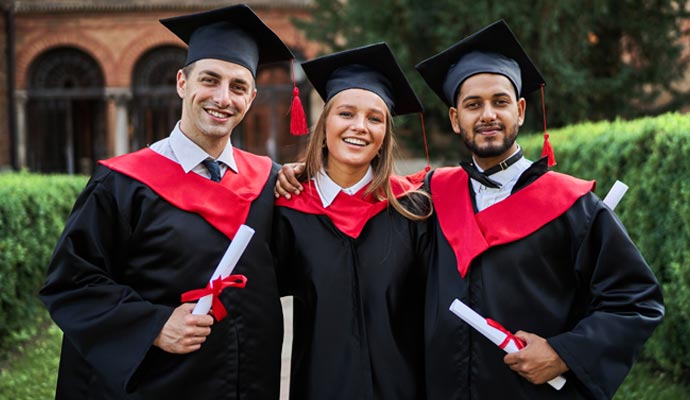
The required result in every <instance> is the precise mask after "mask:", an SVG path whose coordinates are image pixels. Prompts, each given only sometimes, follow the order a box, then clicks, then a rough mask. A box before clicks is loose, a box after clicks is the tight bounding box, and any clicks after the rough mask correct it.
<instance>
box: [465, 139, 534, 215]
mask: <svg viewBox="0 0 690 400" xmlns="http://www.w3.org/2000/svg"><path fill="white" fill-rule="evenodd" d="M517 151H519V149H518V150H516V152H517ZM513 154H515V153H513ZM511 156H512V154H511ZM508 158H510V156H508V157H506V159H508ZM474 164H475V166H476V165H477V163H476V162H475V163H474ZM530 165H532V162H531V161H530V160H528V159H526V158H525V157H522V158H521V159H519V160H518V161H516V162H515V163H514V164H512V165H511V166H509V167H508V168H506V169H504V170H502V171H499V172H496V173H495V174H491V176H490V178H491V179H492V180H494V181H496V182H498V183H500V184H501V187H500V188H497V189H494V188H490V187H487V186H484V185H482V184H481V183H479V182H477V181H476V180H474V179H471V182H472V189H473V190H474V200H475V204H476V205H477V211H482V210H484V209H486V208H487V207H490V206H492V205H494V204H496V203H498V202H500V201H503V200H505V199H506V198H508V196H510V193H511V192H512V191H513V187H515V184H516V183H517V181H518V179H519V178H520V175H522V173H523V172H525V170H527V168H529V167H530ZM477 169H478V170H479V171H480V172H483V170H482V169H481V168H479V167H478V166H477Z"/></svg>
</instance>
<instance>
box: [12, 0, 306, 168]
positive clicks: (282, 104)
mask: <svg viewBox="0 0 690 400" xmlns="http://www.w3.org/2000/svg"><path fill="white" fill-rule="evenodd" d="M3 3H4V4H3V6H4V7H3V8H4V13H5V15H4V16H5V18H3V19H2V21H1V22H0V25H1V26H0V30H1V32H0V43H2V44H3V46H4V47H5V50H6V54H7V55H8V58H7V60H8V62H7V63H2V64H3V65H1V66H0V79H2V83H0V120H1V121H3V122H2V124H1V125H0V168H5V169H7V168H14V169H28V170H30V171H34V172H44V173H80V174H90V173H91V172H92V171H93V168H94V167H95V163H96V162H97V161H98V160H100V159H104V158H108V157H112V156H115V155H119V154H123V153H127V152H130V151H134V150H137V149H140V148H142V147H144V146H146V145H148V144H150V143H153V142H154V141H156V140H158V139H161V138H163V137H166V136H167V135H168V134H169V133H170V131H171V129H172V128H173V126H174V124H175V123H176V121H177V120H178V119H179V116H180V112H181V101H180V98H179V97H178V95H177V93H176V90H175V81H176V73H177V71H178V69H179V68H180V67H181V66H182V65H183V63H184V60H185V55H186V46H185V44H184V43H183V42H182V41H180V40H179V39H178V38H177V37H175V36H174V35H173V34H172V33H170V32H169V31H168V30H167V29H166V28H164V27H163V26H162V25H161V24H160V23H159V22H158V20H159V19H161V18H167V17H171V16H176V15H181V14H187V13H192V12H196V11H203V10H206V9H211V8H217V7H221V6H227V5H232V4H236V3H238V2H236V1H204V2H199V1H189V0H178V1H172V0H168V1H163V0H119V1H118V2H113V1H108V0H91V1H87V0H82V1H75V0H66V1H41V0H24V1H4V2H3ZM245 3H248V4H249V5H250V6H251V7H252V9H254V11H255V12H256V13H257V14H258V15H259V16H260V17H261V18H262V19H263V20H264V22H265V23H266V24H267V25H269V26H270V27H271V28H272V29H273V30H274V31H275V32H276V33H277V34H278V36H279V37H281V38H282V39H283V40H284V41H285V43H286V44H287V45H288V46H289V47H290V48H291V49H292V51H293V53H295V55H296V56H297V58H298V60H303V59H308V58H311V57H313V56H315V55H316V52H317V47H316V45H315V44H313V43H309V42H308V41H307V40H306V39H305V38H304V37H303V35H301V33H300V32H298V31H297V29H296V28H295V27H294V26H293V25H292V23H291V19H292V18H306V17H308V10H307V8H306V4H307V1H306V0H278V1H268V0H262V1H245ZM296 72H297V73H296V74H295V78H296V79H295V80H296V81H297V83H298V86H299V87H300V89H301V92H302V101H303V102H305V106H308V105H309V103H310V100H309V98H310V96H309V92H310V90H309V85H308V83H307V82H306V80H305V79H304V78H303V75H302V74H300V73H299V72H300V70H299V68H297V69H296ZM257 89H258V94H257V98H256V100H255V102H254V104H253V106H252V108H251V110H250V111H249V112H248V114H247V115H246V117H245V120H244V121H243V123H242V124H241V125H240V126H238V127H237V128H236V129H235V131H234V132H233V135H232V141H233V144H234V145H236V146H238V147H240V148H243V149H246V150H248V151H251V152H254V153H257V154H264V155H269V156H271V157H272V158H273V159H275V160H277V161H291V160H294V159H295V158H296V157H297V156H298V153H299V151H300V150H301V149H302V148H303V147H304V138H300V137H293V136H291V135H290V134H289V108H290V104H291V96H292V75H291V66H290V64H288V63H285V64H276V65H272V66H270V67H267V68H261V69H259V71H258V72H257ZM12 93H13V95H11V94H12Z"/></svg>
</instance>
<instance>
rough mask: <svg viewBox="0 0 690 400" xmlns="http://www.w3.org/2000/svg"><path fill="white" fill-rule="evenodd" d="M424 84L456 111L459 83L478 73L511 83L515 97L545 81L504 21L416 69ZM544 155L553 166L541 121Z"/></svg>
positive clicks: (553, 162) (479, 32) (458, 43)
mask: <svg viewBox="0 0 690 400" xmlns="http://www.w3.org/2000/svg"><path fill="white" fill-rule="evenodd" d="M415 68H416V69H417V71H419V73H420V74H421V75H422V77H423V78H424V80H425V81H426V83H427V84H428V85H429V87H431V89H432V90H433V91H434V92H435V93H436V95H437V96H438V97H440V98H441V100H443V102H444V103H446V105H447V106H448V107H455V106H456V102H457V96H458V92H459V90H460V86H461V85H462V83H463V82H464V81H465V80H466V79H467V78H469V77H471V76H473V75H477V74H481V73H492V74H500V75H503V76H505V77H506V78H508V79H509V80H510V82H511V83H512V84H513V87H514V88H515V93H516V95H517V97H524V95H526V94H528V93H531V92H533V91H535V90H537V89H540V88H541V89H542V108H543V87H544V85H545V81H544V78H543V77H542V75H541V73H540V72H539V70H538V69H537V67H536V66H535V65H534V63H532V60H530V58H529V56H528V55H527V53H526V52H525V50H524V49H523V48H522V46H521V45H520V42H519V41H518V40H517V38H516V37H515V35H514V34H513V32H512V31H511V30H510V28H509V27H508V24H507V23H506V22H505V21H504V20H499V21H496V22H494V23H493V24H491V25H488V26H486V27H484V28H483V29H481V30H480V31H478V32H475V33H473V34H472V35H470V36H468V37H466V38H464V39H462V40H460V41H459V42H457V43H455V44H454V45H452V46H451V47H449V48H448V49H446V50H444V51H442V52H440V53H438V54H436V55H434V56H432V57H430V58H427V59H426V60H424V61H422V62H420V63H419V64H417V65H416V66H415ZM543 153H544V155H548V156H549V165H550V166H551V165H555V159H554V157H553V150H552V149H551V145H550V143H549V141H548V133H547V132H546V118H544V150H543Z"/></svg>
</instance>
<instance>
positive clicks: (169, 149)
mask: <svg viewBox="0 0 690 400" xmlns="http://www.w3.org/2000/svg"><path fill="white" fill-rule="evenodd" d="M149 148H150V149H151V150H153V151H155V152H156V153H158V154H160V155H162V156H165V157H167V158H169V159H171V160H173V161H175V162H176V163H178V164H180V165H181V166H182V169H183V170H184V172H185V173H189V171H192V172H194V173H197V174H199V175H201V176H203V177H205V178H208V179H211V173H210V172H208V169H206V167H205V166H204V165H203V164H201V162H202V161H204V160H205V159H207V158H210V159H213V157H211V156H210V155H208V153H206V152H205V151H204V149H202V148H201V147H199V145H197V144H196V143H194V142H193V141H192V140H191V139H190V138H188V137H187V136H185V134H184V133H182V130H180V123H179V122H178V123H177V124H175V129H173V131H172V133H170V136H168V137H167V138H165V139H161V140H159V141H157V142H156V143H153V144H152V145H151V146H150V147H149ZM216 160H217V161H219V162H220V176H221V177H223V175H225V172H226V171H227V170H228V168H230V169H231V170H233V171H234V172H235V173H239V171H238V170H237V164H236V163H235V157H234V156H233V154H232V144H231V143H230V140H228V144H227V146H225V149H224V150H223V152H222V153H221V154H220V156H219V157H218V158H217V159H216Z"/></svg>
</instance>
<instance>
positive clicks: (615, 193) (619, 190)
mask: <svg viewBox="0 0 690 400" xmlns="http://www.w3.org/2000/svg"><path fill="white" fill-rule="evenodd" d="M627 191H628V185H626V184H625V183H623V182H621V181H616V183H614V184H613V186H611V190H609V192H608V194H606V197H604V204H606V205H607V206H609V208H610V209H612V210H614V209H615V208H616V206H617V205H618V203H619V202H620V201H621V199H622V198H623V196H624V195H625V192H627Z"/></svg>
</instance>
